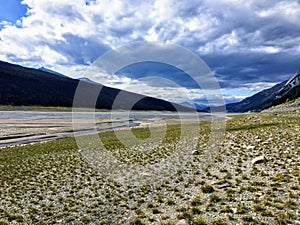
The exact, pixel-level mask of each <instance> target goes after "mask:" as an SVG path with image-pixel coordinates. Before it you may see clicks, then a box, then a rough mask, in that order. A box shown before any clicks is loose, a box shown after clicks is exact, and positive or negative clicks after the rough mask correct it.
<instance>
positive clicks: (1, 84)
mask: <svg viewBox="0 0 300 225" xmlns="http://www.w3.org/2000/svg"><path fill="white" fill-rule="evenodd" d="M79 83H80V85H81V88H83V93H84V96H83V99H82V101H81V102H80V105H77V106H79V107H93V108H94V107H95V108H97V109H111V108H112V106H113V108H114V109H128V110H129V109H133V110H167V111H176V110H181V111H191V110H192V109H191V108H188V107H184V106H181V105H178V104H175V103H170V102H168V101H165V100H161V99H157V98H152V97H148V96H144V95H139V94H135V93H132V92H127V91H122V95H121V96H122V97H121V99H119V100H118V104H115V102H114V101H115V99H116V97H117V96H118V95H119V94H120V93H121V90H119V89H115V88H110V87H106V86H103V85H101V84H98V83H95V82H93V81H91V80H89V79H86V78H81V79H80V80H78V79H72V78H69V77H67V76H65V75H63V74H60V73H57V72H55V71H52V70H49V69H46V68H43V67H42V68H40V69H33V68H26V67H22V66H19V65H15V64H10V63H7V62H3V61H0V105H16V106H20V105H36V106H63V107H72V106H73V99H74V95H75V91H76V88H77V86H78V84H79ZM100 87H101V92H100V94H99V96H98V98H97V101H96V105H93V104H92V103H91V102H90V101H89V100H90V99H89V98H90V96H91V95H92V94H93V93H95V92H96V93H97V91H98V90H99V89H100ZM119 96H120V95H119ZM119 96H118V97H119ZM134 100H137V102H133V101H134ZM113 104H114V105H113ZM131 105H133V106H132V108H129V107H130V106H131Z"/></svg>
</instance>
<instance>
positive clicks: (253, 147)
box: [246, 145, 255, 150]
mask: <svg viewBox="0 0 300 225" xmlns="http://www.w3.org/2000/svg"><path fill="white" fill-rule="evenodd" d="M246 149H247V150H254V149H255V146H254V145H249V146H247V147H246Z"/></svg>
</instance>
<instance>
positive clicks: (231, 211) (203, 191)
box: [0, 111, 300, 225]
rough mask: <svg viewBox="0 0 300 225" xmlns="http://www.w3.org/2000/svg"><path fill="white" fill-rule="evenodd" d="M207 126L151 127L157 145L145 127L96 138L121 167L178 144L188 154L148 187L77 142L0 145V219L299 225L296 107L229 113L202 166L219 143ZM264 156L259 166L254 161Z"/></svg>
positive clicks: (161, 155)
mask: <svg viewBox="0 0 300 225" xmlns="http://www.w3.org/2000/svg"><path fill="white" fill-rule="evenodd" d="M210 127H211V126H210V123H200V130H199V124H189V125H188V129H187V130H185V131H183V130H181V127H180V126H179V125H176V124H172V125H168V126H167V129H166V133H165V131H164V130H163V129H162V128H160V127H156V128H154V130H152V132H155V133H156V134H157V135H156V137H160V136H163V135H165V136H164V138H163V141H162V142H161V144H159V145H155V143H156V140H155V139H151V138H150V139H149V138H148V137H149V136H150V134H151V133H150V130H149V129H148V128H135V129H132V130H131V131H128V130H120V131H117V132H116V133H114V132H104V133H100V134H99V138H100V139H101V141H102V143H103V144H104V146H105V147H106V149H107V150H108V151H109V152H110V153H111V154H112V155H113V157H114V158H116V159H118V160H119V162H120V163H122V164H125V165H131V166H141V167H143V166H147V165H156V164H158V163H162V162H164V159H168V158H172V157H173V155H174V154H177V153H176V151H177V150H175V149H179V151H180V152H183V153H184V154H183V155H187V156H188V157H187V158H188V160H182V162H180V160H179V163H181V164H180V166H179V167H178V166H175V164H174V167H172V163H171V164H170V165H169V166H170V168H171V169H170V170H169V171H162V174H164V175H162V176H163V178H164V179H160V180H158V181H155V182H152V183H151V182H148V183H147V182H144V183H141V184H131V183H130V182H127V183H123V182H121V181H120V182H119V181H117V180H114V179H112V178H111V177H110V176H107V175H106V174H104V173H102V172H101V169H96V168H95V167H94V166H93V165H91V163H89V161H88V160H87V159H86V158H85V155H84V154H82V150H81V149H78V146H77V143H76V140H75V139H74V138H66V139H60V140H56V141H49V142H45V143H36V144H28V145H24V146H16V147H7V148H2V149H0V224H1V225H4V224H132V225H133V224H136V225H138V224H164V225H167V224H176V222H177V221H178V220H179V219H186V220H187V221H188V222H189V223H190V224H191V225H201V224H202V225H204V224H212V225H217V224H219V225H221V224H253V225H254V224H266V225H267V224H268V225H269V224H278V225H282V224H300V222H299V218H300V207H299V202H300V176H299V174H300V138H299V131H300V114H299V111H293V112H286V111H283V112H276V113H274V112H266V113H257V114H244V115H236V116H232V119H230V120H228V121H227V122H226V131H225V139H224V140H223V142H222V143H220V144H219V147H220V149H219V152H218V155H217V156H216V157H215V159H214V160H213V161H212V162H209V161H208V163H206V164H203V157H204V155H205V151H207V150H208V151H209V149H213V148H217V147H218V146H216V145H213V144H212V145H211V143H209V142H208V140H209V135H210V131H211V130H210ZM129 134H133V135H134V137H136V138H137V139H139V140H140V142H138V143H137V142H134V141H130V136H131V135H129ZM89 138H92V137H90V136H85V137H84V141H86V143H87V144H88V143H89ZM120 139H121V140H125V139H126V140H128V141H127V142H126V144H124V143H123V142H122V141H120ZM148 139H149V140H148ZM190 140H193V141H195V142H193V141H190ZM195 143H196V144H195ZM153 146H155V147H153ZM195 151H197V153H198V154H193V153H194V152H195ZM262 155H264V156H265V157H266V161H265V162H262V163H258V164H252V163H251V161H252V160H253V159H254V158H255V157H257V156H262ZM172 162H175V161H172ZM166 163H168V162H167V161H166ZM172 168H176V169H175V170H172ZM178 168H179V169H178ZM165 174H167V175H165Z"/></svg>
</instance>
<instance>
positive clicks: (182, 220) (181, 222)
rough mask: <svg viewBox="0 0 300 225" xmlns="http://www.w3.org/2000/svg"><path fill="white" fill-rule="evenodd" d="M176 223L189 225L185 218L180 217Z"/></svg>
mask: <svg viewBox="0 0 300 225" xmlns="http://www.w3.org/2000/svg"><path fill="white" fill-rule="evenodd" d="M177 225H189V223H188V221H187V220H185V219H181V220H179V221H178V222H177Z"/></svg>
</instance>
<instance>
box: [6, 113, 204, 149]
mask: <svg viewBox="0 0 300 225" xmlns="http://www.w3.org/2000/svg"><path fill="white" fill-rule="evenodd" d="M183 115H184V118H182V119H181V120H182V122H183V121H185V122H193V121H195V118H196V117H197V119H199V118H201V119H202V120H205V119H206V120H209V119H210V116H208V115H205V114H188V113H186V114H183ZM178 118H179V117H178V115H177V114H176V113H172V112H131V113H128V112H126V111H116V112H109V111H103V112H96V113H93V112H82V111H78V112H73V113H72V112H70V111H69V112H59V111H50V112H49V111H48V112H45V111H30V110H27V111H0V147H4V146H15V145H20V144H28V143H34V142H42V141H48V140H53V139H59V138H65V137H72V136H74V135H79V134H88V133H94V132H103V131H108V130H113V129H126V128H127V129H128V128H130V127H136V126H140V125H143V126H146V125H149V124H151V125H153V126H154V125H156V124H157V125H159V124H161V123H164V122H162V120H167V119H169V120H170V121H169V122H168V123H171V120H173V121H177V122H178Z"/></svg>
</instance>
